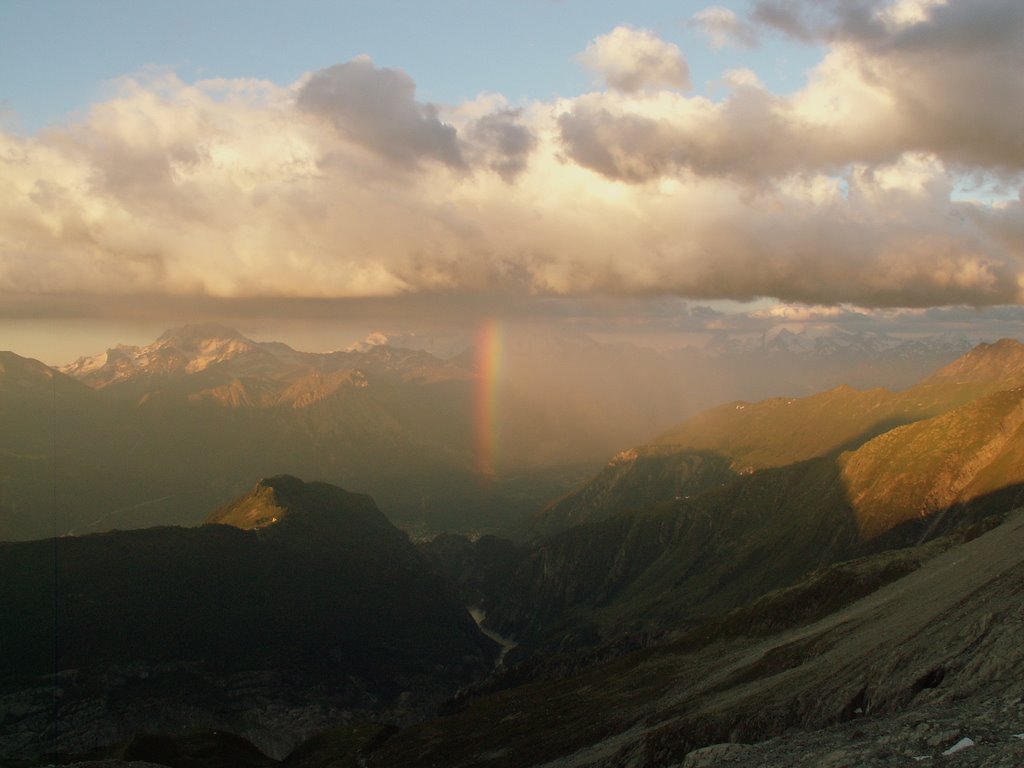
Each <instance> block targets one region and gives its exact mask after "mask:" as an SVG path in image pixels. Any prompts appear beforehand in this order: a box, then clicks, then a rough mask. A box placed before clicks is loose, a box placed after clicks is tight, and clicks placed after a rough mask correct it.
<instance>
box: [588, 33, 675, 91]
mask: <svg viewBox="0 0 1024 768" xmlns="http://www.w3.org/2000/svg"><path fill="white" fill-rule="evenodd" d="M579 59H580V62H581V63H582V64H583V65H584V66H585V67H587V69H590V70H591V71H593V72H596V73H598V74H599V75H601V76H602V77H603V78H604V80H605V82H606V83H607V84H608V86H609V87H611V88H614V89H616V90H619V91H622V92H623V93H636V92H637V91H642V90H644V89H646V88H658V87H667V88H689V87H690V68H689V66H688V65H687V63H686V58H685V57H684V56H683V52H682V51H680V50H679V47H678V46H676V45H673V44H672V43H668V42H665V41H664V40H662V39H661V38H659V37H658V36H657V35H655V34H654V33H653V32H651V31H650V30H646V29H634V28H633V27H616V28H615V29H613V30H612V31H611V32H609V33H608V34H606V35H601V36H600V37H598V38H595V39H594V40H593V41H592V42H591V43H590V45H588V46H587V49H586V50H585V51H583V53H581V54H580V56H579Z"/></svg>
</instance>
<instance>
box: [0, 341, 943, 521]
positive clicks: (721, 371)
mask: <svg viewBox="0 0 1024 768" xmlns="http://www.w3.org/2000/svg"><path fill="white" fill-rule="evenodd" d="M727 338H728V337H723V340H722V341H721V343H719V344H717V345H715V344H713V345H710V346H709V347H708V348H707V349H704V350H697V349H680V350H676V351H672V352H663V353H659V352H655V351H654V350H651V349H643V348H639V347H635V346H631V345H627V344H611V343H598V342H595V341H593V340H591V339H589V338H587V337H585V336H583V335H577V336H566V335H562V336H557V337H555V336H550V335H545V334H541V333H532V332H526V331H516V330H515V329H512V328H510V329H508V330H507V331H506V332H505V333H504V334H503V338H502V355H503V360H502V373H503V375H502V379H501V381H500V382H499V381H495V382H491V388H490V390H489V392H490V394H489V395H488V396H489V397H492V398H493V402H494V403H495V404H496V406H495V410H494V411H493V413H492V415H491V417H490V418H491V422H490V423H489V425H488V426H487V429H488V431H487V437H486V439H487V440H488V441H490V442H491V443H493V445H491V446H490V450H491V451H492V453H493V455H492V457H491V458H492V462H493V463H494V464H495V466H494V467H492V470H494V471H492V472H489V473H481V463H480V454H481V451H482V447H481V440H483V439H485V438H484V436H483V434H482V431H481V430H482V429H483V427H482V426H481V425H480V424H479V423H478V422H479V418H480V411H479V408H478V405H479V402H478V401H479V400H480V398H481V397H482V394H481V392H482V389H481V381H482V379H481V370H480V367H479V365H478V361H477V356H476V351H475V350H467V351H466V353H464V354H462V355H459V356H457V357H455V358H451V359H441V358H438V357H436V356H434V355H432V354H430V353H429V352H426V351H422V350H410V349H400V348H396V347H392V346H390V345H388V344H386V343H380V342H381V341H384V339H382V338H374V340H373V341H374V343H367V344H361V345H355V346H353V347H352V348H350V349H348V350H343V351H338V352H331V353H307V352H300V351H297V350H295V349H292V348H291V347H289V346H287V345H285V344H282V343H279V342H257V341H253V340H252V339H249V338H247V337H245V336H243V335H242V334H240V333H239V332H237V331H236V330H234V329H231V328H227V327H225V326H221V325H216V324H206V325H194V326H185V327H182V328H177V329H172V330H170V331H168V332H167V333H165V334H163V335H162V336H161V337H160V338H159V339H157V340H156V341H154V342H153V343H152V344H148V345H145V346H124V345H121V346H116V347H113V348H111V349H109V350H107V351H106V352H105V353H102V354H99V355H95V356H91V357H84V358H80V359H79V360H77V361H75V362H73V363H71V364H69V365H66V366H63V367H62V368H60V369H59V370H58V369H53V368H49V367H47V366H45V365H43V364H42V363H39V362H38V361H34V360H30V359H27V358H22V357H19V356H18V355H16V354H14V353H13V352H4V353H0V355H2V357H0V417H2V418H3V423H4V426H5V429H4V430H3V433H2V434H0V540H2V539H30V538H38V537H42V536H49V535H55V534H58V535H59V534H67V533H71V532H79V533H85V532H90V531H102V530H109V529H111V528H137V527H144V526H148V525H157V524H186V525H192V524H195V523H198V522H200V521H201V520H202V515H201V513H197V511H196V510H204V509H209V508H210V507H212V506H216V505H219V504H223V503H225V502H227V501H228V500H230V499H231V498H233V497H235V496H237V495H238V494H239V493H241V492H242V491H243V490H244V489H245V488H246V487H248V486H249V485H250V484H251V483H252V481H253V479H254V478H255V477H260V476H268V475H272V474H275V473H280V472H290V473H292V474H295V475H298V476H301V477H307V478H319V479H322V480H325V481H328V482H332V483H335V484H339V485H342V486H344V487H348V488H354V489H359V490H362V491H365V492H368V493H372V494H373V495H374V497H375V498H376V499H377V500H378V501H379V503H380V504H381V506H382V508H383V509H384V510H385V511H386V512H387V514H388V515H389V516H390V517H391V519H393V520H396V521H399V522H400V523H401V524H402V525H403V526H404V527H405V528H407V529H409V530H413V531H419V532H421V535H432V534H433V533H436V532H438V531H441V530H452V529H455V530H464V531H474V530H475V531H487V530H491V531H504V532H509V533H511V532H513V531H515V530H520V529H521V528H522V526H521V523H522V521H524V520H526V519H527V518H528V517H529V516H530V515H531V514H532V513H534V512H535V511H536V510H537V509H538V508H540V507H541V506H542V505H543V504H544V502H546V501H547V500H548V499H550V498H552V497H554V496H558V495H562V494H564V493H566V492H568V491H570V490H571V489H572V488H573V487H574V486H576V485H578V484H579V483H580V482H582V481H583V480H584V479H585V478H586V476H587V475H588V474H590V473H591V472H592V471H593V470H594V469H595V468H596V467H598V466H600V463H601V462H602V461H603V460H604V459H605V457H607V456H608V455H609V454H611V453H614V452H615V451H618V450H619V449H621V448H622V447H623V446H624V445H629V444H631V443H636V442H638V441H640V440H642V439H644V438H645V437H646V436H647V435H650V434H653V433H656V432H659V431H662V430H664V429H666V427H667V426H668V425H670V424H671V423H673V422H675V421H678V420H679V419H681V418H683V417H685V416H687V415H691V414H695V413H697V412H699V411H700V409H701V408H704V407H707V406H708V405H712V404H714V403H715V402H721V400H722V399H723V398H728V397H729V396H730V395H731V396H734V397H736V396H739V397H745V398H748V399H751V398H758V397H764V396H766V395H772V394H779V393H790V394H799V393H800V392H801V391H803V390H804V389H805V388H806V386H807V384H806V383H804V384H796V383H794V379H793V376H794V375H797V374H798V375H799V376H802V377H804V378H806V379H807V380H808V381H811V382H817V381H824V382H826V383H833V384H834V383H835V382H836V381H841V380H843V379H842V378H841V377H848V376H850V375H853V373H854V372H859V373H858V374H857V376H855V378H859V379H861V380H864V379H867V380H869V383H873V384H875V385H877V384H879V383H887V384H889V385H890V386H899V385H901V383H902V382H904V381H905V380H906V379H907V377H908V375H910V374H916V375H918V376H919V375H922V374H923V372H924V371H927V370H930V369H932V368H934V367H935V366H936V361H941V362H943V363H945V362H948V361H950V360H952V359H954V357H956V356H957V355H958V354H960V352H961V351H962V346H963V342H962V341H961V340H958V339H947V340H939V339H933V340H931V341H927V340H925V341H920V340H918V341H905V340H899V339H894V338H890V337H882V336H876V335H871V334H850V333H840V332H837V333H833V334H830V335H826V336H821V335H819V336H818V337H816V338H815V340H814V341H813V342H812V341H811V340H809V339H808V338H807V337H806V336H801V335H798V334H792V333H790V332H788V331H783V332H780V333H778V334H776V335H775V336H773V337H772V338H770V339H765V340H764V341H763V342H762V343H761V344H759V345H751V344H749V343H739V342H737V341H736V339H733V340H732V341H733V342H735V343H728V342H727ZM865 372H866V373H865ZM855 383H856V382H855Z"/></svg>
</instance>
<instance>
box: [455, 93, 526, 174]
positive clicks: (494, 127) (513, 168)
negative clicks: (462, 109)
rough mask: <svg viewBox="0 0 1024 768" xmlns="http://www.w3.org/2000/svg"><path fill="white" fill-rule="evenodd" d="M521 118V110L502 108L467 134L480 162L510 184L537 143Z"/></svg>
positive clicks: (472, 127)
mask: <svg viewBox="0 0 1024 768" xmlns="http://www.w3.org/2000/svg"><path fill="white" fill-rule="evenodd" d="M521 116H522V110H519V109H502V110H499V111H497V112H492V113H490V114H487V115H484V116H483V117H481V118H479V119H478V120H475V121H474V122H473V123H472V124H471V125H470V126H469V127H468V130H467V131H466V133H467V140H468V141H469V142H470V143H471V145H472V146H474V148H475V149H476V150H477V153H478V155H482V162H484V163H486V165H487V166H488V167H489V168H491V169H492V170H493V171H495V172H496V173H497V174H498V175H499V176H501V177H502V178H503V179H505V181H509V182H511V181H512V180H514V179H515V177H516V176H518V175H519V174H520V173H521V172H522V171H523V169H524V168H525V167H526V163H527V160H528V158H529V156H530V153H531V152H532V151H533V148H534V147H535V146H536V144H537V140H536V137H535V136H534V135H533V133H532V131H531V130H530V129H529V128H528V127H527V126H526V125H524V124H523V123H522V121H521ZM478 162H479V161H478Z"/></svg>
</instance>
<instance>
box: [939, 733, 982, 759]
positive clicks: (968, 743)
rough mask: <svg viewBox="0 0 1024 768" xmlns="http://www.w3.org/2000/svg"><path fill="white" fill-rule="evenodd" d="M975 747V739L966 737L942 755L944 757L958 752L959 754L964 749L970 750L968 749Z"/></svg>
mask: <svg viewBox="0 0 1024 768" xmlns="http://www.w3.org/2000/svg"><path fill="white" fill-rule="evenodd" d="M973 746H975V744H974V739H972V738H970V737H968V736H964V737H963V738H962V739H960V741H958V742H957V743H956V744H954V745H953V746H952V747H950V748H949V749H947V750H946V751H945V752H943V753H942V754H944V755H953V754H956V753H957V752H959V751H960V750H962V749H968V748H970V747H973Z"/></svg>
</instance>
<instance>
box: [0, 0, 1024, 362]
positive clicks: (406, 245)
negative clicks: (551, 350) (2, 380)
mask: <svg viewBox="0 0 1024 768" xmlns="http://www.w3.org/2000/svg"><path fill="white" fill-rule="evenodd" d="M1022 71H1024V5H1022V4H1021V3H1020V2H1019V0H970V1H969V2H956V1H955V0H951V1H950V2H941V1H937V0H902V1H900V2H894V3H893V2H876V1H874V0H828V1H827V2H809V0H808V1H804V0H754V2H749V3H723V4H717V5H716V4H709V3H701V2H654V1H652V0H641V1H638V2H631V3H629V4H625V3H613V2H605V1H598V0H557V1H556V0H515V1H513V0H504V1H503V2H498V1H497V0H490V1H488V0H437V1H436V2H419V3H412V2H387V1H386V0H379V1H377V2H361V1H360V2H357V1H355V0H350V1H347V2H346V1H345V0H341V1H337V0H335V1H333V2H327V1H326V0H325V1H324V2H314V1H312V0H305V1H299V2H289V3H271V2H252V1H251V0H246V1H245V2H226V1H221V2H214V3H209V2H205V3H198V2H175V3H166V2H152V1H150V0H130V1H129V0H119V1H117V2H114V1H112V0H92V1H91V2H84V1H83V2H70V1H67V0H65V1H62V2H57V1H56V0H32V1H22V0H0V348H9V349H13V350H14V351H16V352H18V353H19V354H23V355H26V356H31V357H37V358H39V359H42V360H44V361H45V362H48V363H51V364H58V363H65V362H69V361H70V360H71V359H73V358H74V357H77V356H79V355H85V354H93V353H96V352H98V351H100V350H102V349H105V348H106V347H109V346H112V345H114V344H116V343H118V342H124V343H145V342H147V341H151V340H152V339H153V338H155V337H156V335H158V334H159V333H160V331H161V330H162V329H164V328H166V327H168V326H170V325H175V324H181V323H183V322H189V321H205V320H211V319H215V320H219V321H222V322H228V323H231V324H234V325H236V326H237V327H239V328H240V329H241V330H243V331H245V332H247V333H249V334H250V335H252V336H254V337H257V338H266V339H270V338H274V339H279V340H283V341H287V342H289V343H293V344H294V345H295V346H298V347H300V348H304V349H331V348H340V347H343V346H345V345H347V344H349V343H351V342H352V341H354V340H357V339H358V338H361V337H362V336H364V335H367V334H369V333H373V332H384V333H386V334H389V335H391V336H393V337H396V338H405V339H409V338H410V334H418V335H419V337H420V338H431V339H434V338H448V339H450V340H453V341H452V343H456V342H457V341H458V340H459V339H461V338H472V335H473V333H474V332H475V329H476V328H477V327H479V326H480V325H482V324H484V323H486V322H490V321H493V320H499V321H505V322H523V323H547V324H550V325H551V326H552V327H567V328H568V327H571V328H572V329H574V330H575V331H580V330H582V331H584V332H587V333H589V334H591V335H594V336H595V337H601V338H627V339H628V338H633V339H636V340H638V341H641V342H650V343H655V340H656V342H657V343H658V344H660V345H662V346H672V345H673V344H677V345H678V344H682V343H684V342H685V343H692V342H693V340H694V339H698V340H699V339H701V338H706V337H709V336H710V335H712V334H720V333H764V332H768V331H772V330H777V329H779V328H781V327H787V328H790V329H793V330H796V331H806V332H821V331H823V330H824V329H835V328H842V329H847V330H866V331H871V332H878V333H898V334H903V335H915V334H916V335H923V334H930V333H956V334H963V335H966V336H969V337H971V338H974V339H978V340H981V339H989V340H992V339H995V338H999V337H1001V336H1007V335H1009V336H1018V337H1020V336H1022V335H1024V313H1022V312H1021V308H1020V304H1021V300H1022V297H1024V204H1022V200H1021V188H1022V186H1024V182H1022V172H1024V131H1022V130H1021V126H1022V125H1024V78H1022V77H1020V72H1022Z"/></svg>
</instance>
